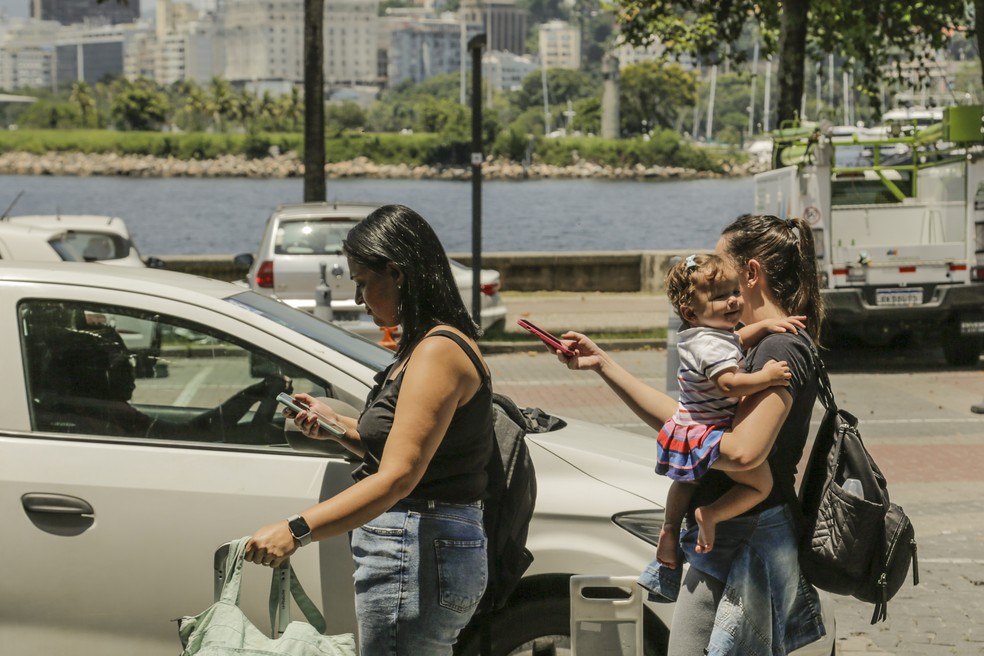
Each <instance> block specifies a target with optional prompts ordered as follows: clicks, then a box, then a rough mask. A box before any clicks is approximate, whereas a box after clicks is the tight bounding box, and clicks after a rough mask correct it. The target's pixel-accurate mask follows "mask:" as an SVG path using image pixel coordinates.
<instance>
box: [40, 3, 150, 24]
mask: <svg viewBox="0 0 984 656" xmlns="http://www.w3.org/2000/svg"><path fill="white" fill-rule="evenodd" d="M31 17H32V18H38V19H40V20H50V21H58V22H59V23H61V24H62V25H73V24H76V23H85V22H87V21H88V22H92V23H111V24H114V25H115V24H118V23H133V22H136V21H137V19H138V18H140V0H129V1H128V2H127V3H126V4H123V3H121V2H116V1H115V0H109V1H107V2H103V3H99V2H97V1H96V0H31Z"/></svg>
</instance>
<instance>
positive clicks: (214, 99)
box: [209, 76, 239, 132]
mask: <svg viewBox="0 0 984 656" xmlns="http://www.w3.org/2000/svg"><path fill="white" fill-rule="evenodd" d="M209 91H210V96H209V101H210V103H211V112H212V122H213V123H214V124H215V127H216V128H217V129H218V130H219V132H225V123H226V120H232V121H235V120H236V118H237V117H238V116H239V109H238V107H237V106H236V99H235V97H234V94H233V91H232V86H231V85H230V84H229V82H228V80H225V79H223V78H221V77H219V76H215V77H213V78H212V82H211V84H210V85H209Z"/></svg>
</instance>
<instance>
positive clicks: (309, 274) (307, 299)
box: [236, 202, 506, 335]
mask: <svg viewBox="0 0 984 656" xmlns="http://www.w3.org/2000/svg"><path fill="white" fill-rule="evenodd" d="M377 207H379V205H372V204H363V203H341V202H333V203H298V204H286V205H279V206H277V207H276V209H274V211H273V213H272V214H271V215H270V218H269V219H268V220H267V224H266V228H265V229H264V232H263V239H262V240H261V241H260V248H259V251H258V253H257V255H256V256H253V255H252V254H242V255H239V256H237V258H236V260H237V262H240V263H242V264H245V265H248V266H249V273H248V274H247V282H248V283H249V287H250V288H251V289H253V290H254V291H257V292H260V293H261V294H266V295H267V296H272V297H274V298H276V299H278V300H281V301H283V302H285V303H287V304H288V305H290V306H292V307H295V308H299V309H302V310H307V311H312V310H313V309H314V307H315V291H316V288H317V287H318V285H319V283H320V282H321V281H320V276H321V267H322V266H323V267H324V268H325V277H326V281H325V282H326V283H327V285H328V287H330V289H331V308H332V314H333V317H334V320H335V321H337V322H339V323H340V324H341V325H343V326H345V327H346V328H349V329H351V330H356V331H357V332H360V333H366V334H376V335H378V334H379V329H378V328H376V327H375V325H374V324H373V323H372V321H371V320H370V319H369V318H368V317H367V316H366V314H365V311H364V309H363V308H362V307H361V306H360V305H357V304H356V302H355V285H354V283H352V281H351V280H350V279H349V272H348V264H347V262H346V259H345V257H344V256H343V255H342V240H344V239H345V235H347V234H348V231H349V230H350V229H351V228H352V226H354V225H355V224H357V223H358V222H359V221H361V220H362V219H364V218H365V217H366V216H367V215H368V214H369V213H370V212H372V211H373V210H374V209H376V208H377ZM451 271H452V273H453V274H454V279H455V282H456V283H457V285H458V290H459V291H460V292H461V295H462V298H463V299H464V301H465V307H468V308H470V307H471V294H472V270H471V269H470V268H468V267H465V266H463V265H462V264H460V263H458V262H455V261H454V260H451ZM479 285H480V290H481V295H480V297H481V318H482V320H481V325H482V328H483V329H485V330H488V329H489V328H491V327H493V326H496V325H502V324H504V323H505V319H506V308H505V306H504V305H503V304H502V298H501V296H500V295H499V286H500V280H499V273H498V272H496V271H493V270H490V269H483V270H482V272H481V278H480V282H479Z"/></svg>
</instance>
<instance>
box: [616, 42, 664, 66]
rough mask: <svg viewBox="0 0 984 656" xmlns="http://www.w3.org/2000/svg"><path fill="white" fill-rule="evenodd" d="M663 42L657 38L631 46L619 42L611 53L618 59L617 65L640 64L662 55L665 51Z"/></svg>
mask: <svg viewBox="0 0 984 656" xmlns="http://www.w3.org/2000/svg"><path fill="white" fill-rule="evenodd" d="M665 50H666V49H665V48H664V47H663V44H662V43H660V42H659V41H658V40H653V42H652V43H649V44H646V45H645V46H633V45H629V44H628V43H620V44H619V45H617V46H616V47H615V49H614V50H613V52H612V54H613V55H614V56H615V58H616V59H618V67H619V68H625V67H626V66H632V65H633V64H640V63H642V62H644V61H654V60H656V59H659V58H660V57H662V56H663V53H664V52H665Z"/></svg>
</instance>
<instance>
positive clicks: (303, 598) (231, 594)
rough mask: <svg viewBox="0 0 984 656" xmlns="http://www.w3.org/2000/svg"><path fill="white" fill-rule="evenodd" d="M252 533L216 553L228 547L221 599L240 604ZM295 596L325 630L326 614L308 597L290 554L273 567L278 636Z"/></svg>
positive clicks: (273, 610)
mask: <svg viewBox="0 0 984 656" xmlns="http://www.w3.org/2000/svg"><path fill="white" fill-rule="evenodd" d="M250 537H251V536H249V535H247V536H244V537H242V538H239V539H238V540H233V541H232V542H228V543H226V544H223V545H222V546H220V547H219V548H218V550H217V551H216V553H217V554H218V553H220V552H221V551H222V550H226V549H227V550H228V551H227V554H226V557H225V563H224V565H223V570H222V571H223V573H224V579H225V580H224V581H223V582H222V589H221V591H220V592H219V594H218V595H216V596H217V599H218V600H222V601H226V602H228V603H231V604H234V605H236V606H238V605H239V591H240V587H241V585H242V576H243V566H244V564H245V562H246V561H245V556H246V544H247V543H248V542H249V540H250ZM291 597H293V598H294V601H295V602H297V607H298V608H300V609H301V612H302V613H303V614H304V618H305V619H306V620H307V621H308V623H309V624H310V625H311V626H313V627H314V628H315V629H316V630H317V631H318V633H321V634H324V632H325V631H326V630H327V628H328V625H327V623H326V622H325V617H324V615H323V614H322V613H321V611H320V610H318V607H317V606H315V605H314V602H313V601H311V598H310V597H308V595H307V593H306V592H305V591H304V588H303V587H302V586H301V582H300V581H299V580H298V578H297V574H296V573H295V572H294V568H293V567H291V564H290V559H289V558H288V559H287V560H285V561H284V562H283V563H281V564H280V565H279V566H278V567H276V568H275V569H274V571H273V577H272V580H271V581H270V596H269V598H268V607H269V611H270V627H271V628H272V629H273V632H274V637H275V638H276V637H278V636H280V635H281V634H282V633H283V632H284V631H285V630H286V629H287V625H288V624H289V623H290V599H291Z"/></svg>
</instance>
